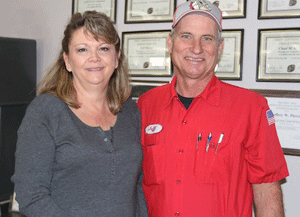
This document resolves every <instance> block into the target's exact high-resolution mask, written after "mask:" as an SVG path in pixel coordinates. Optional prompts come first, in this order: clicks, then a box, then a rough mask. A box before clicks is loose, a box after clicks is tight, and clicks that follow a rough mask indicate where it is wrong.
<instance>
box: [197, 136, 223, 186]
mask: <svg viewBox="0 0 300 217" xmlns="http://www.w3.org/2000/svg"><path fill="white" fill-rule="evenodd" d="M216 144H217V143H216V142H211V143H210V146H209V148H208V151H207V152H206V150H205V148H202V149H197V150H196V157H195V167H194V174H195V178H196V181H197V183H199V184H204V183H206V184H207V183H219V184H220V183H222V184H225V183H228V181H229V171H228V166H229V165H228V163H226V162H227V160H226V156H225V155H224V153H222V150H221V149H220V147H218V149H217V152H215V150H216V149H215V148H216ZM222 146H226V144H224V143H222Z"/></svg>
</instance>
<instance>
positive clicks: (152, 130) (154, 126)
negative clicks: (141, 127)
mask: <svg viewBox="0 0 300 217" xmlns="http://www.w3.org/2000/svg"><path fill="white" fill-rule="evenodd" d="M161 130H162V126H161V125H160V124H152V125H149V126H147V127H146V129H145V132H146V134H154V133H159V132H160V131H161Z"/></svg>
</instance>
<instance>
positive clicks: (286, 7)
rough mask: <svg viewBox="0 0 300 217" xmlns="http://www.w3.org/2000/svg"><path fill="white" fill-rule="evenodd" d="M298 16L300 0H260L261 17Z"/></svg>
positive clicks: (259, 15) (299, 15) (299, 13)
mask: <svg viewBox="0 0 300 217" xmlns="http://www.w3.org/2000/svg"><path fill="white" fill-rule="evenodd" d="M297 17H300V0H259V9H258V18H259V19H270V18H297Z"/></svg>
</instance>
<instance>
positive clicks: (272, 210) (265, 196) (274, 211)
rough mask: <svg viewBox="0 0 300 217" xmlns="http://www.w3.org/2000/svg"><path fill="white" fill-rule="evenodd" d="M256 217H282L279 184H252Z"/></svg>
mask: <svg viewBox="0 0 300 217" xmlns="http://www.w3.org/2000/svg"><path fill="white" fill-rule="evenodd" d="M253 194H254V204H255V212H256V216H257V217H269V216H272V217H283V216H284V210H283V201H282V191H281V186H280V183H279V182H272V183H262V184H253Z"/></svg>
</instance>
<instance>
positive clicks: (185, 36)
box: [182, 35, 190, 38]
mask: <svg viewBox="0 0 300 217" xmlns="http://www.w3.org/2000/svg"><path fill="white" fill-rule="evenodd" d="M182 37H183V38H190V36H189V35H182Z"/></svg>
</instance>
